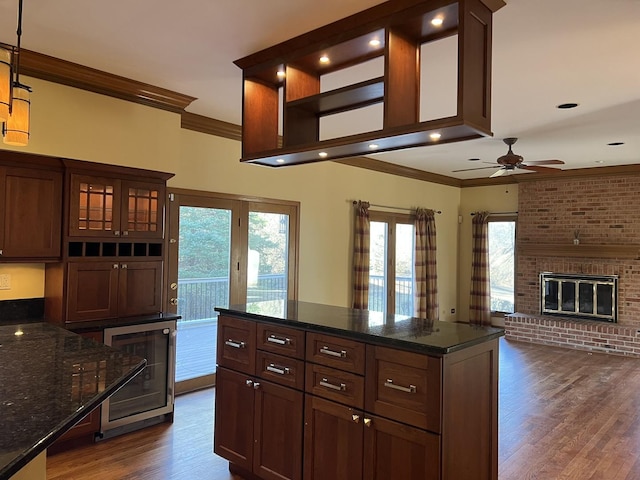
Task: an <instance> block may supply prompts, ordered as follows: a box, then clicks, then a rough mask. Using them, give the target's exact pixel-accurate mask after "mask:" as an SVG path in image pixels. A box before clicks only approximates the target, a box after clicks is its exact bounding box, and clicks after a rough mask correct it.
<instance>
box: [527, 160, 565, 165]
mask: <svg viewBox="0 0 640 480" xmlns="http://www.w3.org/2000/svg"><path fill="white" fill-rule="evenodd" d="M525 163H526V164H527V165H564V162H563V161H562V160H527V161H526V162H525Z"/></svg>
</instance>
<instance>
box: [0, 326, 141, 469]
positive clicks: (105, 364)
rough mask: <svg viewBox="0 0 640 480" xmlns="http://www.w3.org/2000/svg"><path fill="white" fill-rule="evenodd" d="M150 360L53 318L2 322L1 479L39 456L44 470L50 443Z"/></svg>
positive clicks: (0, 398) (0, 384)
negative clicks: (50, 321)
mask: <svg viewBox="0 0 640 480" xmlns="http://www.w3.org/2000/svg"><path fill="white" fill-rule="evenodd" d="M145 364H146V360H144V359H142V358H139V357H135V356H130V355H127V354H125V353H123V352H120V351H119V350H116V349H113V348H111V347H108V346H106V345H102V344H100V343H97V342H94V341H92V340H89V339H86V338H83V337H81V336H79V335H76V334H74V333H71V332H69V331H67V330H64V329H62V328H59V327H56V326H53V325H50V324H48V323H43V322H25V323H15V324H9V325H6V324H3V325H0V480H5V479H9V478H12V477H14V476H16V478H17V477H18V475H20V473H19V472H20V471H21V469H23V467H25V466H26V465H28V464H29V463H30V462H32V461H33V460H34V459H36V458H38V459H39V460H38V461H39V467H38V468H39V469H40V470H41V469H42V468H43V467H41V466H40V465H42V464H43V463H44V462H43V460H44V456H43V455H44V453H45V450H46V448H47V447H49V446H50V445H51V444H52V443H53V442H54V441H55V440H56V439H57V438H59V437H60V436H61V435H62V434H63V433H64V432H66V431H67V430H68V429H69V428H71V427H72V426H73V425H74V424H76V423H77V422H78V421H79V420H81V419H82V418H83V417H84V416H85V415H87V414H88V413H89V412H91V410H93V409H94V408H96V407H97V406H98V405H100V404H101V403H102V402H103V401H104V400H106V399H107V398H108V397H109V396H110V395H112V394H113V393H114V392H115V391H116V390H118V389H119V388H120V387H121V386H123V385H124V384H125V383H127V382H128V381H129V380H131V379H132V378H133V377H135V376H136V375H137V374H138V373H139V372H141V371H142V370H143V369H144V367H145ZM41 460H42V461H41ZM39 474H40V475H44V472H40V473H39ZM31 475H33V474H31ZM29 478H44V476H40V477H36V476H29Z"/></svg>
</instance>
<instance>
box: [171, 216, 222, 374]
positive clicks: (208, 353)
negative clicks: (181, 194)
mask: <svg viewBox="0 0 640 480" xmlns="http://www.w3.org/2000/svg"><path fill="white" fill-rule="evenodd" d="M230 262H231V210H226V209H217V208H204V207H186V206H181V207H180V234H179V243H178V291H177V298H178V315H181V316H182V319H181V320H179V321H178V338H177V347H176V381H182V380H188V379H191V378H196V377H200V376H203V375H208V374H212V373H214V372H215V365H216V329H217V314H216V312H215V311H214V310H213V309H214V308H215V307H218V306H219V307H228V306H229V277H230Z"/></svg>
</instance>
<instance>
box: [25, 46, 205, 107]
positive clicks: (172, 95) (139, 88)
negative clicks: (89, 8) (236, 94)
mask: <svg viewBox="0 0 640 480" xmlns="http://www.w3.org/2000/svg"><path fill="white" fill-rule="evenodd" d="M20 73H22V74H24V75H26V76H29V77H34V78H39V79H41V80H46V81H48V82H54V83H59V84H62V85H67V86H70V87H75V88H79V89H82V90H87V91H89V92H94V93H100V94H102V95H107V96H110V97H115V98H119V99H121V100H128V101H131V102H134V103H139V104H142V105H147V106H150V107H154V108H159V109H161V110H167V111H169V112H174V113H181V112H183V111H184V109H185V108H186V107H187V106H188V105H189V104H190V103H191V102H193V101H194V100H195V99H196V98H195V97H191V96H189V95H184V94H182V93H178V92H174V91H171V90H167V89H164V88H160V87H156V86H154V85H149V84H147V83H142V82H138V81H136V80H131V79H129V78H125V77H120V76H118V75H113V74H111V73H107V72H103V71H101V70H96V69H94V68H90V67H85V66H83V65H79V64H77V63H72V62H68V61H66V60H61V59H59V58H54V57H50V56H48V55H44V54H41V53H37V52H33V51H30V50H24V49H23V50H21V51H20Z"/></svg>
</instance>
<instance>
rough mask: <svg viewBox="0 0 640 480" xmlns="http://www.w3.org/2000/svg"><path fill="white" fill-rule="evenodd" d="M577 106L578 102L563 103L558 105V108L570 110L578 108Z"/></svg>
mask: <svg viewBox="0 0 640 480" xmlns="http://www.w3.org/2000/svg"><path fill="white" fill-rule="evenodd" d="M577 106H578V104H577V103H561V104H560V105H558V106H556V108H559V109H561V110H568V109H570V108H576V107H577Z"/></svg>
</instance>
